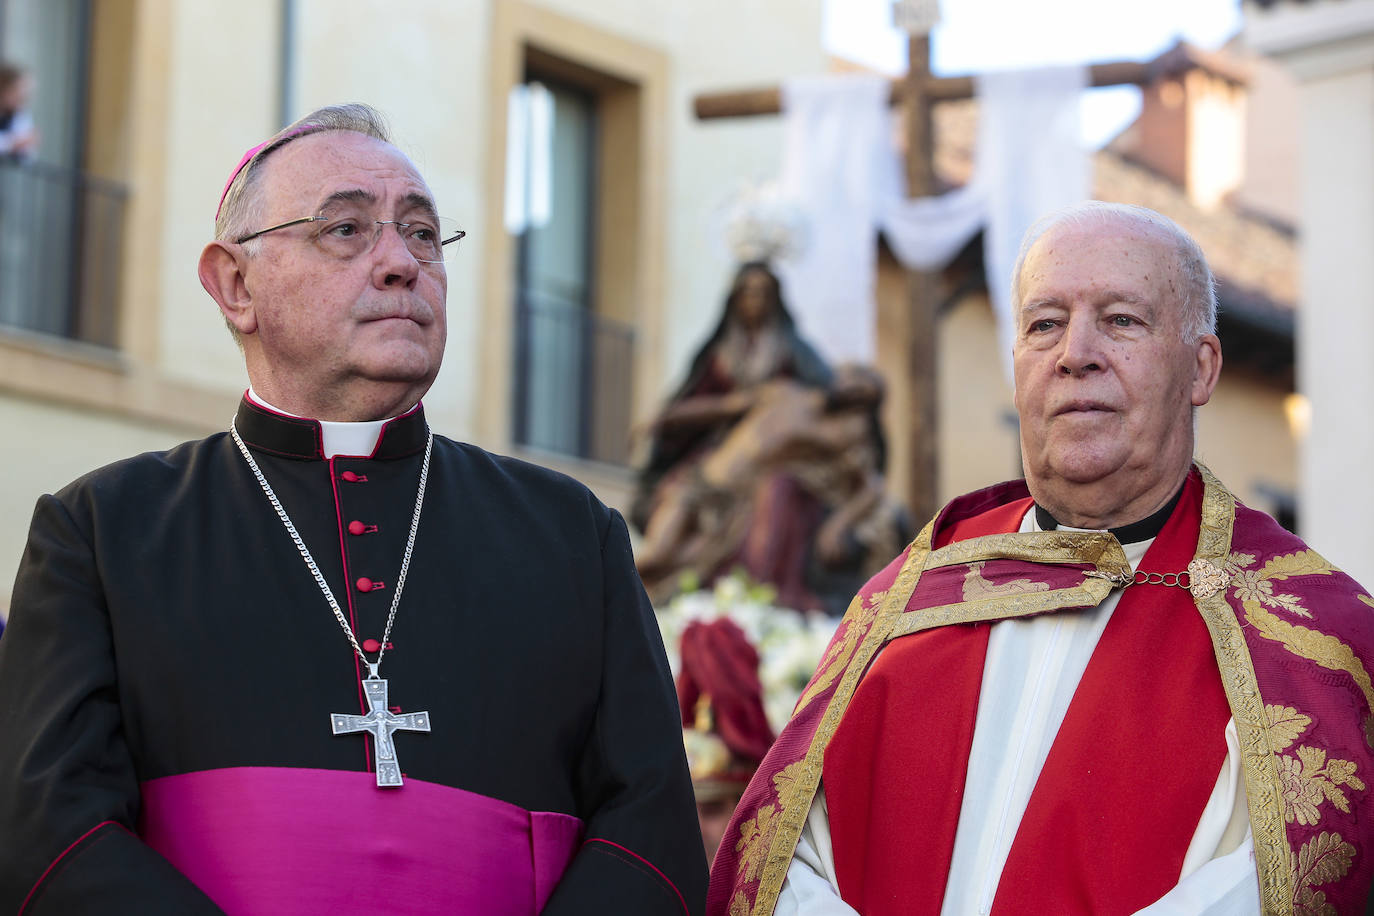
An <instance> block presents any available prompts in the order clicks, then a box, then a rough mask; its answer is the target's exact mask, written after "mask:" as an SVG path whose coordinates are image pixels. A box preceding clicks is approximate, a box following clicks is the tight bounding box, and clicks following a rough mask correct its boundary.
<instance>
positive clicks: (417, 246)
mask: <svg viewBox="0 0 1374 916" xmlns="http://www.w3.org/2000/svg"><path fill="white" fill-rule="evenodd" d="M307 223H310V224H314V223H318V224H320V225H319V226H318V227H313V228H312V231H311V233H310V241H311V242H313V243H314V244H315V245H316V247H318V248H319V249H320V250H321V251H323V252H325V253H326V254H328V255H331V256H332V257H336V258H339V259H341V260H348V259H351V258H356V257H358V256H359V255H364V254H367V253H368V252H369V251H371V250H372V246H374V245H376V244H377V239H379V238H381V236H382V228H383V227H384V226H395V227H396V231H397V232H399V233H400V235H401V240H402V241H403V242H405V246H406V250H408V251H409V252H410V254H411V257H413V258H415V260H417V261H424V262H427V263H431V264H434V263H438V262H440V261H443V260H444V258H446V257H447V256H448V254H449V253H451V252H453V251H454V250H456V249H457V247H458V246H457V245H456V244H454V243H455V242H457V241H458V240H459V239H461V238H463V237H464V236H465V235H467V233H466V232H464V231H463V230H461V229H459V228H458V224H457V223H455V222H454V221H453V220H451V219H446V218H445V217H442V216H439V217H435V216H416V217H411V218H410V219H409V220H407V221H401V220H396V219H375V218H373V217H372V216H371V215H368V214H365V213H363V212H361V211H354V210H348V209H342V210H341V209H338V208H329V209H326V210H323V211H321V212H320V213H317V214H315V215H314V216H302V217H300V218H299V219H292V220H287V221H286V222H284V223H278V224H277V225H275V226H268V227H267V228H266V229H259V230H258V231H257V232H250V233H248V234H247V235H241V236H239V237H238V238H236V239H235V240H234V241H235V242H237V243H239V244H242V243H244V242H247V241H249V240H250V239H255V238H257V237H258V236H260V235H266V234H267V233H269V232H276V231H277V230H278V229H286V228H288V227H290V226H300V225H303V224H307Z"/></svg>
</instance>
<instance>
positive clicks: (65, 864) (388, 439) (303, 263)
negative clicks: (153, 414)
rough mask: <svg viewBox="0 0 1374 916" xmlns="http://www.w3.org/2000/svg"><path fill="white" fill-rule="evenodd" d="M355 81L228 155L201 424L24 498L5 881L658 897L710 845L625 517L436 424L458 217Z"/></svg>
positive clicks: (206, 270)
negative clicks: (352, 95)
mask: <svg viewBox="0 0 1374 916" xmlns="http://www.w3.org/2000/svg"><path fill="white" fill-rule="evenodd" d="M436 212H437V211H436V204H435V198H434V195H433V194H432V193H431V191H430V189H429V187H428V186H427V185H426V183H425V181H424V179H423V178H422V177H421V176H420V174H419V172H417V171H416V168H415V166H414V165H413V164H412V163H411V161H410V160H409V159H408V158H406V156H404V155H403V154H402V153H401V152H400V151H398V150H397V149H396V147H395V146H393V145H392V144H391V143H390V142H389V140H388V137H387V134H386V131H385V129H384V128H383V126H382V125H381V122H380V120H379V119H378V117H377V116H376V113H375V112H373V111H372V110H371V109H368V108H366V107H364V106H340V107H334V108H327V109H321V110H319V111H317V112H315V113H313V114H310V115H307V116H306V117H305V118H304V119H302V120H301V121H298V122H296V123H295V124H293V125H291V126H290V127H289V128H286V129H285V130H283V131H281V132H280V133H278V134H277V135H276V136H275V137H273V138H272V139H271V140H270V141H268V142H267V143H266V144H264V145H263V146H261V147H258V148H256V149H254V150H253V151H251V152H250V153H249V155H248V156H246V157H245V158H244V161H243V162H242V163H241V164H240V167H239V169H238V170H237V171H236V172H235V173H234V175H233V177H231V179H230V182H229V185H228V187H227V189H226V193H225V196H224V198H223V200H222V203H221V210H220V212H219V214H218V217H217V220H216V226H215V230H216V231H215V241H213V242H211V243H210V244H209V245H208V246H207V247H206V248H205V250H204V252H203V254H202V255H201V259H200V271H199V272H200V279H201V283H202V284H203V285H204V286H205V288H206V289H207V290H208V291H209V293H210V295H211V296H213V297H214V299H215V301H216V302H217V303H218V304H219V307H220V309H221V311H222V312H223V314H224V317H225V319H226V320H227V321H228V323H229V325H230V328H231V330H232V331H233V333H234V335H235V337H236V338H237V339H238V341H239V343H240V345H241V346H242V349H243V354H244V359H245V361H246V363H247V369H248V378H249V380H250V382H251V387H250V388H249V390H248V392H247V394H246V396H245V397H244V398H243V401H242V403H241V404H240V405H239V408H238V413H237V415H236V416H235V417H234V418H233V422H232V423H231V424H230V426H229V429H228V431H226V432H223V433H219V434H217V435H213V436H211V437H209V438H208V439H205V440H202V441H199V442H190V443H187V444H185V445H182V446H179V447H177V448H174V449H172V450H171V451H168V452H161V453H156V454H146V455H140V456H138V457H136V458H131V459H129V460H127V461H123V462H120V463H118V464H115V465H112V466H110V467H106V468H102V469H100V470H98V471H95V472H93V473H91V474H89V475H87V476H85V477H83V478H81V479H80V480H78V481H76V482H75V483H73V484H71V485H70V486H68V487H67V488H66V489H64V490H62V491H61V492H59V493H57V494H56V495H54V496H44V497H43V498H42V499H40V500H39V502H38V508H37V511H36V513H35V515H34V520H33V526H32V529H31V533H30V536H29V543H28V548H27V550H26V552H25V554H24V558H23V561H22V564H21V567H20V571H19V576H18V580H17V582H16V585H15V589H14V598H13V607H12V611H11V615H10V621H9V627H8V629H7V630H6V632H5V636H4V639H3V640H0V696H2V697H4V702H3V703H0V736H3V737H0V911H3V912H7V913H13V912H15V911H16V910H19V911H22V912H24V913H26V914H28V913H32V914H46V913H61V914H72V913H87V912H90V913H140V914H148V913H177V914H187V913H216V912H221V911H224V912H228V913H246V914H255V913H330V914H341V913H356V912H369V913H408V914H417V913H474V914H476V913H484V914H485V913H492V914H495V913H501V914H517V913H527V914H533V913H536V912H540V911H541V910H542V911H543V912H544V913H549V914H561V913H575V914H602V913H612V912H626V913H629V912H633V913H647V914H665V916H666V914H678V916H681V914H684V913H692V912H696V911H698V910H699V909H700V906H701V901H702V899H703V896H704V893H705V883H706V867H705V861H704V857H703V855H702V848H701V839H700V836H699V834H698V832H697V826H696V817H695V813H694V809H693V808H694V806H693V802H692V788H691V783H690V781H689V777H688V772H687V766H686V762H685V760H684V755H683V747H682V735H681V731H680V730H679V727H678V723H677V705H676V702H675V697H674V692H673V686H672V682H671V679H670V677H669V672H668V666H667V663H666V660H665V657H664V653H663V647H662V643H661V641H660V637H659V634H658V628H657V626H656V625H655V623H654V619H653V614H652V610H651V608H650V607H649V603H648V601H647V599H646V598H645V595H644V591H643V589H642V588H641V587H640V584H639V580H638V579H637V578H636V576H635V570H634V563H633V561H632V559H631V555H630V545H629V540H628V537H627V535H626V530H625V525H624V523H623V522H622V521H621V519H620V516H619V515H618V514H616V513H615V512H613V511H611V510H609V509H607V508H606V507H605V506H604V505H602V504H601V503H600V502H599V501H597V499H596V498H595V497H593V496H592V494H591V493H589V492H588V491H587V490H586V488H584V487H583V486H581V485H580V484H578V483H576V482H574V481H572V480H570V479H568V478H566V477H563V476H562V475H559V474H555V473H553V472H550V471H546V470H543V469H540V468H537V467H534V466H531V465H528V464H524V463H522V462H519V461H514V460H510V459H507V458H500V457H496V456H494V455H490V454H487V453H486V452H484V451H482V450H480V449H478V448H475V447H473V446H470V445H465V444H462V443H458V442H454V441H451V440H449V439H446V438H443V437H441V436H437V435H434V434H433V433H432V432H431V431H430V428H429V424H428V423H427V422H426V420H425V413H424V409H423V407H422V406H421V405H420V398H421V396H422V395H423V394H424V393H425V392H426V390H428V388H429V386H430V384H431V383H432V382H433V380H434V377H435V373H437V372H438V370H439V362H440V357H441V356H442V354H443V350H444V338H445V314H444V307H445V292H446V289H447V281H446V274H445V266H444V256H445V253H446V252H448V251H449V250H450V249H451V248H452V247H454V246H453V244H452V243H453V242H455V241H456V240H457V239H458V238H459V237H461V235H462V233H461V232H459V231H457V230H456V229H454V228H452V227H450V226H449V225H448V224H447V222H446V221H445V220H443V219H441V218H439V217H438V216H437V215H436Z"/></svg>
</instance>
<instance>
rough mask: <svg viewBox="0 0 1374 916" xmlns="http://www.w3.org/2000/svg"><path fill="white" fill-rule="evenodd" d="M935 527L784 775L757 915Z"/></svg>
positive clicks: (775, 890) (767, 902) (782, 870)
mask: <svg viewBox="0 0 1374 916" xmlns="http://www.w3.org/2000/svg"><path fill="white" fill-rule="evenodd" d="M933 527H934V521H933V520H932V521H931V522H930V523H928V524H927V525H926V526H925V528H924V529H922V531H921V533H920V534H919V535H917V536H916V540H915V541H913V542H912V545H911V550H910V552H909V553H908V554H907V559H906V562H905V563H903V564H902V568H901V570H900V571H899V572H898V573H897V578H896V579H895V580H894V581H893V583H892V586H891V587H890V588H889V589H888V590H887V594H886V595H885V596H884V597H883V600H882V603H881V605H879V607H878V613H877V615H876V618H875V619H874V620H873V623H872V625H871V626H870V627H869V628H868V631H867V632H866V633H864V634H862V635H860V636H857V637H856V642H857V645H856V648H855V650H854V652H853V653H852V661H851V662H850V664H849V666H848V668H847V669H846V670H845V672H844V676H843V678H841V680H840V684H839V686H838V687H836V688H835V693H834V694H833V695H832V696H831V698H830V703H829V704H828V705H827V706H826V709H825V712H824V713H822V714H821V721H820V724H819V725H818V726H817V727H816V734H815V735H814V736H813V737H812V739H811V746H810V747H809V748H807V751H806V756H805V757H804V758H802V760H801V761H799V763H800V764H801V765H800V766H797V764H796V763H793V764H791V765H790V766H789V767H787V768H786V769H785V770H784V772H785V773H787V774H788V776H789V782H788V786H787V793H788V795H789V796H790V798H791V799H792V801H793V804H792V805H791V806H788V807H786V808H784V809H782V810H781V812H780V816H779V817H777V818H775V819H774V821H773V824H772V827H773V831H774V832H773V838H772V841H771V842H770V843H769V845H768V854H767V857H766V859H765V861H764V865H763V870H762V875H761V877H760V878H759V886H758V890H757V892H756V893H755V895H754V907H753V910H752V912H753V913H754V914H755V916H767V914H771V913H772V912H773V908H774V906H775V905H776V904H777V899H778V894H779V892H781V890H782V883H783V881H784V880H786V878H787V868H788V866H789V865H791V863H792V854H793V852H794V851H795V850H796V848H797V840H798V839H799V838H800V837H801V832H802V828H803V826H805V824H806V818H807V815H808V814H809V813H810V809H811V804H812V802H813V801H814V800H815V797H816V789H817V787H818V786H819V785H820V781H821V770H822V767H823V765H824V762H825V749H826V748H827V747H828V746H829V745H830V740H831V739H832V738H833V737H834V736H835V732H836V730H838V729H839V726H840V719H841V718H842V717H843V716H844V711H845V709H846V708H847V707H848V705H849V700H850V698H851V697H852V696H853V694H854V690H855V688H856V687H857V686H858V682H859V677H860V675H861V674H863V672H864V671H865V670H866V669H867V667H868V663H869V661H871V660H872V658H873V655H874V653H876V652H877V651H878V648H879V647H880V646H882V645H883V643H885V642H886V641H887V635H888V633H889V632H890V631H891V629H892V625H893V624H894V623H895V622H896V620H897V619H898V618H899V617H900V616H901V614H902V612H903V611H904V610H906V605H907V602H908V601H910V600H911V595H912V593H913V592H915V591H916V584H917V582H919V581H920V578H921V571H922V569H923V568H924V565H925V560H926V558H927V557H928V556H929V555H930V539H931V531H932V528H933ZM855 609H856V608H855V606H854V605H853V604H851V605H850V613H853V612H854V611H855ZM857 622H858V621H857V620H856V623H857ZM837 673H838V672H837ZM798 708H799V709H800V708H801V706H800V705H799V706H798ZM793 767H795V769H793ZM779 788H780V787H779Z"/></svg>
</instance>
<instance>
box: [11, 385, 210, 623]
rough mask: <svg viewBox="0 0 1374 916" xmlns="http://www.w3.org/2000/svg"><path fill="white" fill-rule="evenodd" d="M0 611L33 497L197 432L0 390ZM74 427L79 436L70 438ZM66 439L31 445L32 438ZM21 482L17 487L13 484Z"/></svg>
mask: <svg viewBox="0 0 1374 916" xmlns="http://www.w3.org/2000/svg"><path fill="white" fill-rule="evenodd" d="M0 429H4V430H7V431H11V432H13V433H15V435H5V436H0V468H3V469H4V471H3V478H4V480H3V482H4V484H5V485H3V486H0V519H4V522H3V524H0V584H2V585H0V611H3V612H6V613H8V610H9V592H10V584H11V583H12V582H13V581H14V574H15V571H16V570H17V569H18V567H19V558H20V555H21V554H22V553H23V550H24V541H25V539H26V536H27V532H28V526H29V519H30V518H32V516H33V507H34V502H35V501H36V500H37V499H38V497H39V496H40V495H41V494H43V493H52V492H54V491H56V490H59V489H61V488H62V487H63V486H65V485H66V484H67V483H68V482H70V481H71V480H73V479H75V478H77V477H79V476H81V475H82V474H85V473H86V472H87V471H90V470H92V469H94V468H97V467H100V466H101V465H105V464H109V463H110V462H112V461H118V460H119V459H121V458H127V457H128V456H130V455H137V454H139V453H140V452H146V451H152V450H157V449H165V448H170V447H171V446H173V445H176V444H177V443H178V442H182V441H185V440H186V439H189V438H192V437H194V436H196V435H198V434H199V432H198V431H191V430H187V429H185V428H176V427H171V426H167V425H163V424H158V423H151V422H144V421H136V420H131V419H129V418H127V417H119V416H113V415H111V414H108V413H104V412H100V411H89V410H81V409H77V408H72V407H66V406H62V405H57V404H53V403H52V402H47V401H40V400H31V399H28V398H22V397H12V396H8V395H5V394H0ZM73 430H79V431H80V435H79V437H73V435H72V433H73ZM38 442H47V443H54V442H58V443H65V445H64V447H59V448H43V449H38V448H34V443H38ZM20 481H22V486H14V485H13V484H14V483H15V482H20Z"/></svg>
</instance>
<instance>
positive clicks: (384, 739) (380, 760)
mask: <svg viewBox="0 0 1374 916" xmlns="http://www.w3.org/2000/svg"><path fill="white" fill-rule="evenodd" d="M363 690H364V691H365V692H366V693H367V705H368V706H369V707H370V709H369V710H368V713H367V715H365V716H351V715H347V714H346V713H341V712H335V713H330V715H329V719H330V723H331V724H332V725H333V726H334V734H336V735H349V734H353V733H354V732H371V733H372V737H373V738H375V739H376V741H377V786H378V788H394V787H396V786H399V785H401V783H402V782H403V781H404V780H402V779H401V765H400V762H399V761H397V759H396V745H395V743H393V742H392V740H391V733H392V732H396V731H408V732H427V731H429V713H427V712H408V713H404V714H402V715H399V716H398V715H396V714H395V713H393V712H392V711H391V710H389V709H388V708H387V705H386V681H385V680H383V679H382V678H379V677H377V675H376V674H375V673H374V674H373V675H372V676H371V677H369V678H366V679H365V680H364V681H363Z"/></svg>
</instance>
